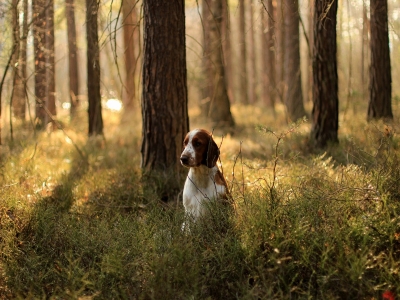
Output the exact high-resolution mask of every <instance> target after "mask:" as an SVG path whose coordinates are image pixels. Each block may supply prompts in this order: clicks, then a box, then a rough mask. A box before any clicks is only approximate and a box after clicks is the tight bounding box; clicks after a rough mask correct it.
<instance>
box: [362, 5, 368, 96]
mask: <svg viewBox="0 0 400 300" xmlns="http://www.w3.org/2000/svg"><path fill="white" fill-rule="evenodd" d="M368 32H369V26H368V16H367V4H366V3H365V0H363V26H362V35H361V98H362V99H364V96H365V94H366V89H367V83H366V81H367V72H366V68H365V62H366V60H367V57H368V45H369V43H368Z"/></svg>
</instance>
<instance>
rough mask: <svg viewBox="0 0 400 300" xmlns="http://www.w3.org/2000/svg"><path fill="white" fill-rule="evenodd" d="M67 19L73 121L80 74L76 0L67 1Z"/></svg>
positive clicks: (77, 102) (77, 101) (77, 100)
mask: <svg viewBox="0 0 400 300" xmlns="http://www.w3.org/2000/svg"><path fill="white" fill-rule="evenodd" d="M65 17H66V19H67V34H68V58H69V60H68V63H69V96H70V103H71V108H70V115H71V119H73V118H74V117H75V115H76V110H77V108H78V106H79V99H78V95H79V72H78V52H77V47H76V26H75V4H74V0H65Z"/></svg>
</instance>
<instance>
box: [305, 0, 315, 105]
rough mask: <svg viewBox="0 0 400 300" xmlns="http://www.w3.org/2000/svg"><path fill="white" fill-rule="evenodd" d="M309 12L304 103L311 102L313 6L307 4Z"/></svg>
mask: <svg viewBox="0 0 400 300" xmlns="http://www.w3.org/2000/svg"><path fill="white" fill-rule="evenodd" d="M309 6H310V7H309V10H308V14H307V18H308V51H309V52H308V55H307V82H306V101H307V102H311V101H312V81H313V77H312V60H311V58H312V57H313V53H312V51H313V47H312V45H313V36H314V34H313V9H314V8H313V4H312V3H310V4H309Z"/></svg>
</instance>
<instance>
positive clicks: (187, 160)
mask: <svg viewBox="0 0 400 300" xmlns="http://www.w3.org/2000/svg"><path fill="white" fill-rule="evenodd" d="M181 163H182V164H183V165H187V164H188V163H189V156H187V155H182V156H181Z"/></svg>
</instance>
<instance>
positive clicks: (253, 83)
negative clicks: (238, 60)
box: [247, 0, 257, 104]
mask: <svg viewBox="0 0 400 300" xmlns="http://www.w3.org/2000/svg"><path fill="white" fill-rule="evenodd" d="M253 5H254V2H253V0H249V1H248V6H249V14H250V29H249V32H250V44H249V46H250V49H249V50H250V57H249V74H248V75H247V77H248V78H249V87H248V88H249V90H248V91H249V103H251V104H254V103H256V102H257V94H256V91H257V69H256V42H255V37H254V31H255V23H254V9H253Z"/></svg>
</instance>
